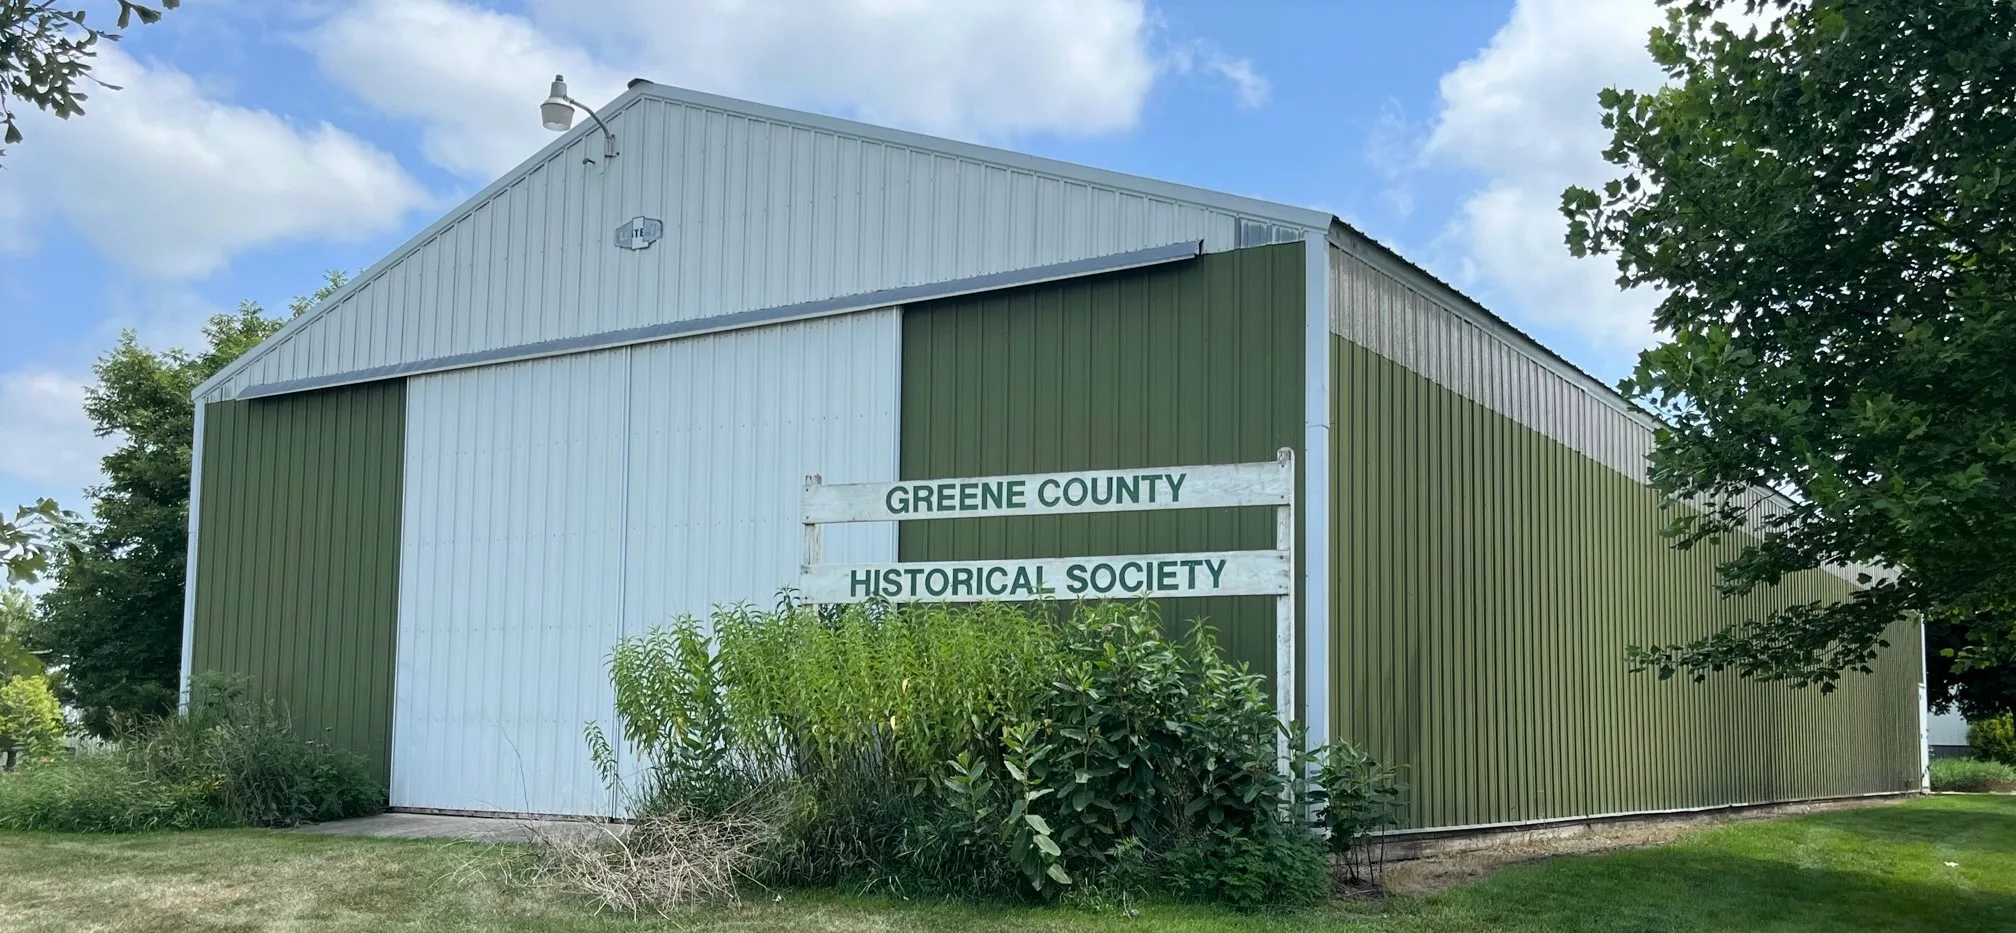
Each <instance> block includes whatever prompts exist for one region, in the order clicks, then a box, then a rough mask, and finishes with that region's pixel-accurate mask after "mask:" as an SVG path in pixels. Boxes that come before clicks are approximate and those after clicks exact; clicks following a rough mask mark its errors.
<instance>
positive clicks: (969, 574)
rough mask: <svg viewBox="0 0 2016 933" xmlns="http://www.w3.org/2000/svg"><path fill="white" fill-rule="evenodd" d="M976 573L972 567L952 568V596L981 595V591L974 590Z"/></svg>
mask: <svg viewBox="0 0 2016 933" xmlns="http://www.w3.org/2000/svg"><path fill="white" fill-rule="evenodd" d="M975 573H976V571H975V570H974V569H973V568H971V567H954V568H952V592H951V594H950V595H953V596H960V595H965V596H977V595H979V591H978V590H976V589H975V588H974V583H973V581H974V575H975ZM962 591H963V592H962Z"/></svg>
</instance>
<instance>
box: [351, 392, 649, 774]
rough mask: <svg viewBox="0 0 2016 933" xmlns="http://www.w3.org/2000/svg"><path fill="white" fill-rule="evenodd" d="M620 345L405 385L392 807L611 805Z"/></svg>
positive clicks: (624, 396)
mask: <svg viewBox="0 0 2016 933" xmlns="http://www.w3.org/2000/svg"><path fill="white" fill-rule="evenodd" d="M627 365H628V360H627V354H625V353H623V352H615V353H597V354H584V355H580V356H571V357H564V358H560V359H555V360H549V361H541V362H539V363H535V364H526V365H521V366H501V367H495V368H491V369H474V370H466V371H462V372H457V373H451V374H444V375H441V376H430V377H424V378H419V379H414V380H412V381H410V382H409V383H408V384H407V390H406V399H407V439H406V477H405V505H404V514H403V516H402V521H401V528H400V566H399V635H398V647H397V654H396V655H395V659H396V667H395V671H396V673H395V674H394V682H393V715H392V788H391V789H392V805H393V806H398V807H427V808H436V809H449V810H505V811H513V812H525V813H606V812H608V810H609V797H608V795H607V794H606V793H604V792H602V789H601V783H600V781H599V780H598V779H597V777H596V774H595V770H594V768H593V767H591V766H590V764H589V761H588V752H587V748H586V746H585V745H584V744H583V742H582V738H581V727H582V725H583V724H584V723H587V722H590V721H594V722H600V723H602V724H603V728H604V729H605V730H608V729H609V725H610V723H609V720H610V710H611V699H610V689H609V679H608V678H607V677H605V676H601V668H602V656H603V654H604V653H605V652H607V651H608V650H609V646H610V645H611V644H613V643H614V642H615V640H616V636H617V634H618V633H619V632H620V630H621V625H622V622H621V589H622V586H621V584H622V572H623V467H624V463H623V457H622V450H623V446H624V433H625V405H626V402H627V401H628V392H627V389H626V369H627Z"/></svg>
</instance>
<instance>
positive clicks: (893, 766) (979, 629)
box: [587, 605, 1050, 884]
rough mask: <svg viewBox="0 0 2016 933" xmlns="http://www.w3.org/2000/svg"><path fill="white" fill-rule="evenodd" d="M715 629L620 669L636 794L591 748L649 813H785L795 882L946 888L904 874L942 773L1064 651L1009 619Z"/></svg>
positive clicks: (660, 644) (664, 632)
mask: <svg viewBox="0 0 2016 933" xmlns="http://www.w3.org/2000/svg"><path fill="white" fill-rule="evenodd" d="M708 628H711V629H712V635H711V637H710V636H709V635H708V634H707V633H706V632H705V631H704V630H703V628H702V626H701V625H700V623H699V622H698V620H695V619H692V618H682V619H679V620H676V621H675V622H674V623H673V624H672V626H671V627H670V628H668V629H661V630H655V631H653V632H651V633H649V634H647V635H644V636H640V637H635V638H629V639H625V640H624V641H622V642H621V643H619V644H618V645H617V647H616V648H615V650H614V651H613V652H612V653H611V656H610V673H611V678H612V680H613V681H614V684H615V692H616V707H617V719H618V722H619V724H620V728H621V734H622V741H624V742H625V744H626V745H628V747H629V748H630V749H631V750H632V751H633V753H634V759H635V760H637V761H639V762H642V763H643V766H642V768H641V769H640V772H641V773H639V774H637V775H636V776H635V777H634V778H633V779H632V780H631V781H629V782H628V783H627V784H625V783H624V782H622V781H620V780H619V778H620V777H621V776H620V775H619V773H618V771H617V769H616V767H615V757H614V755H613V750H612V749H611V743H610V741H609V740H608V738H607V737H606V736H604V735H603V734H602V733H601V730H600V729H598V728H596V727H594V726H593V725H591V726H589V727H588V730H587V731H588V743H589V747H590V749H591V753H592V754H593V755H594V757H595V759H596V763H597V765H598V767H599V768H600V769H601V771H602V774H603V776H604V778H605V780H608V781H610V783H611V785H612V787H614V788H615V789H616V790H618V791H619V793H621V794H622V795H623V797H624V798H625V799H626V802H627V806H628V807H629V809H630V810H631V812H632V813H634V814H652V813H667V812H677V813H681V814H684V815H685V816H686V818H691V819H709V818H716V817H727V816H736V817H738V818H739V817H740V816H741V815H743V814H746V813H748V812H750V811H751V809H752V808H753V809H755V810H758V811H763V812H773V813H778V814H781V816H780V817H779V818H778V820H777V823H778V831H777V841H776V843H775V845H774V846H772V847H771V849H770V850H769V851H767V852H765V853H764V864H765V873H766V880H769V881H771V882H773V883H784V884H830V883H838V882H853V883H861V884H873V883H882V882H888V881H896V880H899V879H901V880H903V881H906V882H914V881H918V880H919V879H923V878H928V877H931V873H920V872H914V871H909V870H907V869H905V868H904V867H903V866H904V864H905V860H906V858H907V857H909V856H908V855H906V853H910V854H918V853H921V852H922V851H924V849H925V848H927V847H926V846H924V845H923V843H921V841H919V840H920V839H921V837H920V834H921V833H926V832H928V831H929V830H930V828H932V827H934V825H935V824H936V823H937V822H938V821H936V820H935V819H933V818H931V817H932V816H935V815H936V812H937V809H938V800H939V797H940V791H939V788H938V785H939V778H940V776H941V774H942V768H943V764H942V763H943V762H944V761H946V760H947V759H950V758H953V757H955V756H956V755H958V754H959V753H960V752H962V751H965V750H967V749H969V748H971V747H972V746H974V744H975V743H976V742H978V741H981V738H980V737H981V736H983V735H985V734H987V733H988V732H990V731H993V730H995V729H996V728H997V727H998V724H999V723H1000V722H1001V721H1003V719H1004V717H1006V716H1010V715H1012V714H1013V711H1014V709H1015V707H1016V705H1017V704H1023V705H1026V703H1027V702H1028V697H1029V696H1030V695H1031V693H1032V691H1033V690H1034V685H1035V683H1036V682H1037V679H1038V677H1039V676H1040V675H1041V672H1042V671H1043V670H1044V669H1045V665H1044V664H1043V663H1042V662H1041V661H1040V660H1039V659H1040V657H1041V656H1042V654H1043V653H1044V652H1046V651H1048V650H1050V649H1049V644H1050V640H1049V638H1048V635H1047V633H1046V629H1045V626H1044V624H1043V623H1042V622H1041V621H1040V620H1038V619H1036V618H1034V617H1032V616H1030V615H1028V614H1026V613H1021V612H1016V611H1013V610H1010V609H1006V608H1003V607H998V606H986V607H976V608H973V609H969V610H961V611H956V612H955V611H952V610H949V609H946V608H944V607H923V606H915V607H905V608H901V609H897V608H892V607H889V606H886V605H880V606H878V605H866V606H851V607H846V608H845V609H842V610H835V611H830V612H827V613H824V614H821V613H817V612H813V611H810V610H806V609H801V608H795V607H791V606H788V605H787V606H780V607H779V608H778V609H776V610H774V611H771V612H758V611H755V610H752V609H749V608H748V607H735V608H729V609H723V610H720V611H718V612H716V613H715V614H714V616H713V617H712V619H711V624H710V625H709V626H708ZM927 814H929V816H927ZM934 868H936V869H941V870H942V869H943V868H944V866H942V865H939V866H934Z"/></svg>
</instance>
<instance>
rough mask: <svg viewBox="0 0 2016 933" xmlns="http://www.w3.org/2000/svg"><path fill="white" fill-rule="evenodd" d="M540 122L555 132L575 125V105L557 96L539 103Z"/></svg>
mask: <svg viewBox="0 0 2016 933" xmlns="http://www.w3.org/2000/svg"><path fill="white" fill-rule="evenodd" d="M539 123H540V124H541V125H543V126H545V127H546V128H547V129H549V130H552V131H553V132H555V133H558V132H561V131H563V130H565V129H567V128H568V127H570V126H573V125H574V105H573V104H570V103H568V102H566V101H564V100H561V99H560V98H557V97H549V98H546V102H545V103H543V104H540V105H539Z"/></svg>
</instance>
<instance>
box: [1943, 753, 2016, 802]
mask: <svg viewBox="0 0 2016 933" xmlns="http://www.w3.org/2000/svg"><path fill="white" fill-rule="evenodd" d="M1932 789H1933V790H1936V791H1950V792H1957V793H1966V794H2006V793H2009V792H2010V791H2016V768H2011V767H2010V766H2008V765H2005V764H2003V763H2001V762H1999V761H1979V760H1976V759H1973V758H1941V759H1939V760H1937V761H1934V762H1932Z"/></svg>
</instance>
